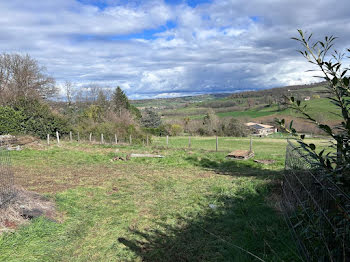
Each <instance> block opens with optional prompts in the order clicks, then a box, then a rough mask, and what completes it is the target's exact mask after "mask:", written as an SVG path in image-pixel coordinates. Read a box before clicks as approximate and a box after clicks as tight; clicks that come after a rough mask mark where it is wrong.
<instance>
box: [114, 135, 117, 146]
mask: <svg viewBox="0 0 350 262" xmlns="http://www.w3.org/2000/svg"><path fill="white" fill-rule="evenodd" d="M114 140H115V144H116V145H118V136H117V134H114Z"/></svg>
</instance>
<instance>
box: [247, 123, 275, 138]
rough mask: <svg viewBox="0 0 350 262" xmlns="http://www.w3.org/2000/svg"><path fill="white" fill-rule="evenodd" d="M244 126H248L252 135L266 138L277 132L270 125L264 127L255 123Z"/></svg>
mask: <svg viewBox="0 0 350 262" xmlns="http://www.w3.org/2000/svg"><path fill="white" fill-rule="evenodd" d="M245 125H246V126H248V127H249V128H250V129H251V130H252V132H253V134H254V135H257V136H267V135H270V134H273V133H276V132H277V128H275V127H274V126H270V125H264V124H259V123H255V122H248V123H245Z"/></svg>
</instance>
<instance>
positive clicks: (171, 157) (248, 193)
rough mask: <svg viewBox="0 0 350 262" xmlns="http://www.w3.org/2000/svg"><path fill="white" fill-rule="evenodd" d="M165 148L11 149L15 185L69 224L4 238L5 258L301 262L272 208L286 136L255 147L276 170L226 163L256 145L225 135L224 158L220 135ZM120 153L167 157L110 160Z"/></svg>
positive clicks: (159, 142) (158, 142) (35, 226)
mask: <svg viewBox="0 0 350 262" xmlns="http://www.w3.org/2000/svg"><path fill="white" fill-rule="evenodd" d="M310 141H311V140H310ZM315 142H316V143H321V141H318V140H316V141H315ZM164 145H165V139H164V138H155V139H154V146H153V147H150V148H145V147H142V146H137V145H135V146H132V147H127V146H100V145H95V146H93V145H86V144H78V143H63V145H62V147H55V146H52V147H50V148H48V149H45V148H44V149H43V150H34V149H26V150H23V151H19V152H13V153H12V159H13V166H14V170H15V174H16V181H17V183H18V184H21V185H22V186H24V187H25V188H28V189H30V190H35V191H38V192H41V193H44V194H46V195H48V196H49V197H51V198H52V199H54V200H55V202H56V204H57V208H58V210H59V212H60V213H61V214H62V215H63V218H64V219H63V222H62V223H56V222H52V221H49V220H47V219H44V218H40V219H36V220H34V221H33V222H32V223H30V224H29V225H26V226H23V227H21V228H19V229H18V230H17V231H16V232H14V233H7V234H3V235H1V236H0V261H254V258H252V257H251V256H250V255H248V254H246V253H245V252H242V251H240V250H239V249H237V248H236V247H235V245H238V246H240V247H241V248H243V249H246V250H248V251H249V252H252V253H254V254H255V255H257V256H259V257H260V258H262V259H264V260H265V261H278V260H281V259H282V260H284V261H298V256H297V255H296V248H295V245H294V242H293V240H292V239H291V237H290V234H289V232H288V228H287V227H286V225H285V223H284V220H283V217H282V216H281V215H280V213H279V212H278V211H277V210H276V209H274V208H273V205H274V204H276V201H277V200H278V194H277V192H278V191H276V184H277V183H278V180H279V178H280V176H281V172H282V170H283V162H284V153H285V145H286V141H285V140H284V139H270V138H259V139H254V141H253V145H254V151H255V153H256V159H275V160H277V161H276V164H274V165H271V166H261V165H260V164H257V163H255V162H253V160H248V161H233V160H227V159H225V155H226V153H227V152H228V151H231V150H234V149H248V148H249V139H239V138H220V140H219V150H220V151H219V152H213V150H214V149H215V139H214V138H192V148H191V149H190V150H188V149H186V147H187V146H188V137H179V138H170V140H169V148H168V149H166V148H164ZM116 149H118V154H119V155H126V154H128V153H130V152H139V153H140V152H150V153H157V154H162V155H164V156H165V157H164V158H162V159H153V158H140V159H132V160H130V161H127V162H111V161H110V159H111V158H112V156H114V155H115V154H116V153H115V150H116ZM272 196H275V197H277V198H271V197H272ZM271 199H273V200H271ZM209 204H214V205H215V206H216V208H215V209H212V208H210V207H209Z"/></svg>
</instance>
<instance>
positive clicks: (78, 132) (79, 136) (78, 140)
mask: <svg viewBox="0 0 350 262" xmlns="http://www.w3.org/2000/svg"><path fill="white" fill-rule="evenodd" d="M79 141H80V134H79V132H78V142H79Z"/></svg>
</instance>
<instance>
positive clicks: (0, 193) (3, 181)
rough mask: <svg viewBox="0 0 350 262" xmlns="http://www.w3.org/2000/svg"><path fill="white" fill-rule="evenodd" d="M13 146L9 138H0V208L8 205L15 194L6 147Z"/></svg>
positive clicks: (8, 153)
mask: <svg viewBox="0 0 350 262" xmlns="http://www.w3.org/2000/svg"><path fill="white" fill-rule="evenodd" d="M12 144H13V141H12V137H11V136H1V138H0V207H2V206H3V205H5V204H6V203H8V202H9V201H10V200H11V199H12V198H13V196H14V194H15V189H14V175H13V172H12V170H11V157H10V152H9V151H10V150H9V149H8V147H9V146H10V145H12Z"/></svg>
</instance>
